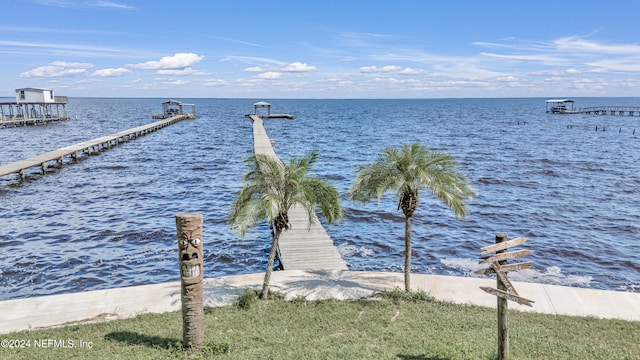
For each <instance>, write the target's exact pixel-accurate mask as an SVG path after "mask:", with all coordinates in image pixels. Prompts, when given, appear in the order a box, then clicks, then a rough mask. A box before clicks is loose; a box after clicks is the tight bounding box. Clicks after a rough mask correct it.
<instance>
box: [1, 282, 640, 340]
mask: <svg viewBox="0 0 640 360" xmlns="http://www.w3.org/2000/svg"><path fill="white" fill-rule="evenodd" d="M263 275H264V274H263V273H256V274H246V275H235V276H225V277H219V278H211V279H205V281H204V287H203V288H204V297H205V306H222V305H229V304H232V303H233V302H234V300H235V299H236V297H237V295H238V294H240V293H242V292H243V291H244V289H246V288H260V286H261V285H262V280H263ZM411 280H412V284H413V290H424V291H426V292H427V293H429V294H431V295H432V296H434V297H435V298H436V299H438V300H442V301H447V302H453V303H458V304H468V305H479V306H486V307H493V308H495V306H496V297H495V296H493V295H489V294H487V293H485V292H484V291H482V290H481V289H480V288H479V287H480V286H491V287H495V285H496V280H495V279H490V278H467V277H454V276H439V275H424V274H412V277H411ZM403 284H404V279H403V274H402V273H384V272H363V271H349V270H337V271H301V270H285V271H274V272H273V273H272V275H271V289H272V290H277V291H280V292H282V293H284V294H286V296H287V298H288V299H291V298H294V297H296V296H304V297H306V298H307V299H308V300H318V299H328V298H333V299H358V298H363V297H368V296H371V294H373V293H374V292H376V291H381V290H393V289H395V288H397V287H399V288H402V287H403ZM513 285H514V286H515V287H516V288H517V289H518V292H519V294H520V296H522V297H525V298H527V299H530V300H533V301H535V303H534V304H533V307H527V306H522V305H518V304H516V303H513V302H510V303H509V309H511V310H519V311H534V312H539V313H546V314H560V315H574V316H594V317H599V318H611V319H613V318H615V319H623V320H631V321H640V293H629V292H617V291H606V290H592V289H583V288H573V287H566V286H557V285H544V284H534V283H522V282H513ZM180 309H181V303H180V282H179V281H176V282H171V283H164V284H155V285H142V286H132V287H126V288H117V289H109V290H97V291H88V292H82V293H74V294H61V295H51V296H42V297H34V298H28V299H17V300H7V301H1V302H0V333H1V334H6V333H9V332H14V331H22V330H35V329H40V328H47V327H52V326H60V325H68V324H75V323H84V322H97V321H104V320H112V319H120V318H128V317H134V316H136V315H139V314H142V313H148V312H155V313H161V312H168V311H178V310H180Z"/></svg>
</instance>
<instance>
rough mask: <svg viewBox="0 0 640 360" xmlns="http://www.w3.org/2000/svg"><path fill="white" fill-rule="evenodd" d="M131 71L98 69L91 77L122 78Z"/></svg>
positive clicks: (124, 69)
mask: <svg viewBox="0 0 640 360" xmlns="http://www.w3.org/2000/svg"><path fill="white" fill-rule="evenodd" d="M130 72H131V70H129V69H126V68H122V67H121V68H109V69H100V70H96V71H94V72H93V73H92V74H91V76H100V77H113V76H122V75H125V74H128V73H130Z"/></svg>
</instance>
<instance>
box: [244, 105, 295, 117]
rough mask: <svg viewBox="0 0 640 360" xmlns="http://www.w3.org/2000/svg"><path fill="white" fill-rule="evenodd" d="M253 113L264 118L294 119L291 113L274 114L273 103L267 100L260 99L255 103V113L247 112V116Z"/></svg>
mask: <svg viewBox="0 0 640 360" xmlns="http://www.w3.org/2000/svg"><path fill="white" fill-rule="evenodd" d="M265 110H266V113H265ZM251 115H254V116H258V117H260V118H262V119H265V118H266V119H293V115H290V114H272V113H271V104H269V103H268V102H265V101H258V102H257V103H255V104H253V114H247V115H245V116H246V117H251Z"/></svg>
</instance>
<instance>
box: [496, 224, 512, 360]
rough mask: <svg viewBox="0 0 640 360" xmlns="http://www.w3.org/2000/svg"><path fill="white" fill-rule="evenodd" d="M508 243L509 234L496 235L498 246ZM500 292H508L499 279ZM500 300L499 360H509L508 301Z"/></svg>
mask: <svg viewBox="0 0 640 360" xmlns="http://www.w3.org/2000/svg"><path fill="white" fill-rule="evenodd" d="M505 241H507V234H503V233H499V234H496V244H498V243H502V242H505ZM505 252H507V250H506V249H505V250H499V251H496V254H501V253H505ZM498 264H500V265H501V266H502V265H506V264H507V260H502V261H499V262H498ZM497 280H498V290H502V291H507V288H506V286H505V285H504V284H503V283H502V281H500V277H498V279H497ZM497 298H498V360H509V329H508V327H509V321H508V316H507V313H508V304H507V299H503V298H501V297H500V296H497Z"/></svg>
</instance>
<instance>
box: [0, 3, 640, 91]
mask: <svg viewBox="0 0 640 360" xmlns="http://www.w3.org/2000/svg"><path fill="white" fill-rule="evenodd" d="M1 9H2V16H1V20H0V59H1V60H0V65H1V66H0V84H1V85H2V86H1V87H0V96H8V97H14V96H15V89H17V88H25V87H35V88H45V89H53V90H54V91H55V93H56V95H66V96H72V97H73V96H76V97H79V96H84V97H162V98H265V99H270V98H504V97H547V98H554V97H581V96H596V97H600V96H607V97H623V96H632V97H634V96H639V94H640V92H639V90H640V29H639V28H638V21H640V20H639V19H640V18H639V14H640V1H637V0H619V1H616V0H612V1H602V0H597V1H596V0H579V1H573V0H571V1H561V0H556V1H548V0H536V1H506V0H503V1H498V0H447V1H445V0H441V1H438V0H411V1H408V0H393V1H385V0H366V1H365V0H362V1H361V0H318V1H310V0H309V1H307V0H299V1H284V0H282V1H281V0H271V1H264V0H263V1H254V0H243V1H235V0H234V1H229V0H202V1H195V0H192V1H190V0H181V1H177V0H171V1H168V0H138V1H133V0H106V1H100V0H14V1H10V0H2V7H1Z"/></svg>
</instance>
